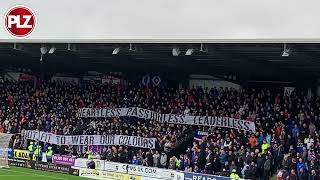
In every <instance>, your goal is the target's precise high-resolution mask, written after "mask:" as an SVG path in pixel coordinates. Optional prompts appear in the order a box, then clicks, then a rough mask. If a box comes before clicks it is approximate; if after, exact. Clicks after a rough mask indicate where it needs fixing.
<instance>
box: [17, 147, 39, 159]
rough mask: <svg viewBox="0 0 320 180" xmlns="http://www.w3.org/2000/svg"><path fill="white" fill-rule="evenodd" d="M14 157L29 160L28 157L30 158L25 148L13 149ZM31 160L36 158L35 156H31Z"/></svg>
mask: <svg viewBox="0 0 320 180" xmlns="http://www.w3.org/2000/svg"><path fill="white" fill-rule="evenodd" d="M14 158H15V159H25V160H29V159H30V156H29V151H27V150H21V149H14ZM33 160H36V158H35V157H33Z"/></svg>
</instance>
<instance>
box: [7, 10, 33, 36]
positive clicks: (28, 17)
mask: <svg viewBox="0 0 320 180" xmlns="http://www.w3.org/2000/svg"><path fill="white" fill-rule="evenodd" d="M36 24H37V19H36V15H35V13H34V12H33V11H32V10H31V9H30V8H29V7H27V6H23V5H18V6H14V7H12V8H10V9H9V10H8V12H7V14H6V15H5V20H4V26H5V27H6V30H7V31H8V33H9V34H11V35H12V36H14V37H17V38H24V37H27V36H28V35H30V34H31V33H32V32H33V31H34V30H35V27H36Z"/></svg>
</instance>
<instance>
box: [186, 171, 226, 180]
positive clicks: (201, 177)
mask: <svg viewBox="0 0 320 180" xmlns="http://www.w3.org/2000/svg"><path fill="white" fill-rule="evenodd" d="M184 179H185V180H230V178H228V177H223V176H215V175H208V174H198V173H188V172H184Z"/></svg>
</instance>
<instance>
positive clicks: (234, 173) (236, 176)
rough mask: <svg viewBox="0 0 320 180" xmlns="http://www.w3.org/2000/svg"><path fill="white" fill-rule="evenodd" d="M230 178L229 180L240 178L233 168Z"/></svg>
mask: <svg viewBox="0 0 320 180" xmlns="http://www.w3.org/2000/svg"><path fill="white" fill-rule="evenodd" d="M230 179H231V180H238V179H240V177H239V175H238V174H237V170H235V169H233V170H232V171H231V174H230Z"/></svg>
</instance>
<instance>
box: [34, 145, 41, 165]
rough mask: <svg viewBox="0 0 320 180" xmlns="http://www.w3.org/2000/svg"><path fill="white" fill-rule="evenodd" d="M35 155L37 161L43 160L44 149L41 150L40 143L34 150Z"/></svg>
mask: <svg viewBox="0 0 320 180" xmlns="http://www.w3.org/2000/svg"><path fill="white" fill-rule="evenodd" d="M34 157H35V159H36V160H37V161H41V159H42V151H41V146H40V145H38V146H37V149H36V150H34Z"/></svg>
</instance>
